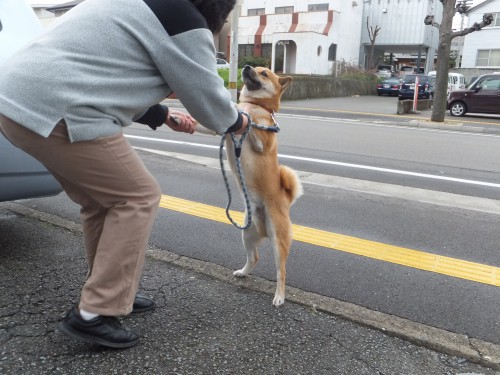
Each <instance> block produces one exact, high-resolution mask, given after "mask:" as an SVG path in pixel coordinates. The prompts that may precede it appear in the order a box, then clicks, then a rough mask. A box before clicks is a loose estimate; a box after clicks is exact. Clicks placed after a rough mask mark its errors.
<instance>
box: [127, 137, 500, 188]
mask: <svg viewBox="0 0 500 375" xmlns="http://www.w3.org/2000/svg"><path fill="white" fill-rule="evenodd" d="M125 136H126V137H127V138H131V139H139V140H144V141H150V142H161V143H173V144H179V145H185V146H193V147H202V148H211V149H219V146H214V145H208V144H203V143H194V142H184V141H174V140H170V139H160V138H150V137H142V136H136V135H125ZM278 156H279V157H280V158H283V159H292V160H299V161H305V162H310V163H318V164H328V165H336V166H340V167H346V168H355V169H364V170H369V171H375V172H383V173H391V174H397V175H404V176H411V177H419V178H426V179H433V180H441V181H449V182H457V183H462V184H470V185H478V186H487V187H494V188H500V184H497V183H493V182H487V181H478V180H469V179H465V178H455V177H447V176H440V175H433V174H428V173H418V172H411V171H404V170H400V169H391V168H380V167H373V166H370V165H363V164H354V163H344V162H340V161H333V160H324V159H316V158H307V157H302V156H293V155H286V154H278Z"/></svg>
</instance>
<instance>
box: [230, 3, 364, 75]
mask: <svg viewBox="0 0 500 375" xmlns="http://www.w3.org/2000/svg"><path fill="white" fill-rule="evenodd" d="M313 4H328V10H329V11H333V23H332V25H331V27H330V28H329V32H328V35H324V34H323V32H324V30H325V27H326V26H327V20H328V11H317V12H308V6H309V5H313ZM284 6H293V11H294V12H295V13H296V12H299V23H298V25H297V27H296V29H295V31H294V32H293V33H289V32H288V31H289V30H290V27H291V25H292V14H275V8H276V7H284ZM259 8H264V9H265V13H266V15H267V25H266V27H265V29H264V33H263V35H262V43H276V42H277V41H280V40H294V41H295V43H296V46H297V50H296V52H297V53H296V56H295V57H294V59H295V64H294V71H293V73H297V74H330V73H331V65H332V63H331V62H329V61H328V49H329V47H330V45H331V44H336V45H337V55H336V59H337V61H341V60H343V61H347V62H350V63H353V64H356V65H357V64H358V57H359V45H360V40H361V23H362V8H363V7H362V0H357V1H352V0H323V1H322V0H242V3H241V17H240V19H239V28H238V34H239V35H238V43H239V44H253V43H254V37H253V36H254V35H255V32H256V31H257V29H258V28H259V22H260V17H259V16H247V14H248V9H259Z"/></svg>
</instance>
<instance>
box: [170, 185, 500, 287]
mask: <svg viewBox="0 0 500 375" xmlns="http://www.w3.org/2000/svg"><path fill="white" fill-rule="evenodd" d="M160 207H162V208H166V209H169V210H173V211H177V212H182V213H185V214H188V215H192V216H197V217H201V218H204V219H209V220H213V221H218V222H221V223H225V224H230V222H229V220H228V219H227V217H226V212H225V209H223V208H220V207H214V206H210V205H207V204H203V203H199V202H194V201H189V200H185V199H181V198H176V197H172V196H168V195H163V196H162V198H161V201H160ZM231 216H232V217H233V219H234V220H236V221H237V222H239V223H241V224H243V220H244V216H243V213H241V212H236V211H231ZM293 233H294V235H293V239H294V240H295V241H301V242H305V243H308V244H312V245H316V246H322V247H325V248H328V249H332V250H337V251H344V252H347V253H350V254H356V255H361V256H364V257H368V258H372V259H377V260H382V261H384V262H390V263H395V264H400V265H403V266H406V267H412V268H417V269H420V270H424V271H430V272H435V273H439V274H443V275H447V276H453V277H458V278H461V279H465V280H470V281H475V282H478V283H482V284H489V285H494V286H500V268H498V267H494V266H489V265H486V264H481V263H474V262H469V261H465V260H460V259H455V258H450V257H445V256H441V255H436V254H430V253H425V252H422V251H418V250H412V249H406V248H404V247H398V246H393V245H388V244H384V243H381V242H374V241H369V240H364V239H361V238H356V237H352V236H346V235H343V234H338V233H332V232H327V231H323V230H319V229H314V228H310V227H304V226H300V225H294V226H293Z"/></svg>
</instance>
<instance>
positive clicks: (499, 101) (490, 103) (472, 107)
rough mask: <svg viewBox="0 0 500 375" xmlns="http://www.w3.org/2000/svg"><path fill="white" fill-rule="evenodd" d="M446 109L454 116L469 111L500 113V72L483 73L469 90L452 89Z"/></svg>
mask: <svg viewBox="0 0 500 375" xmlns="http://www.w3.org/2000/svg"><path fill="white" fill-rule="evenodd" d="M446 109H449V110H450V114H451V115H452V116H463V115H465V114H466V113H467V112H473V113H488V114H489V113H491V114H500V73H491V74H485V75H482V76H481V77H479V78H478V79H476V80H475V81H474V82H473V83H472V84H471V85H470V86H469V88H468V89H467V90H456V91H452V92H451V93H450V96H449V97H448V101H447V103H446Z"/></svg>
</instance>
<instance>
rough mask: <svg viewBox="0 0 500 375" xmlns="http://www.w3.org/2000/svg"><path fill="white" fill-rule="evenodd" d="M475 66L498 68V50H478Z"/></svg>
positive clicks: (499, 62)
mask: <svg viewBox="0 0 500 375" xmlns="http://www.w3.org/2000/svg"><path fill="white" fill-rule="evenodd" d="M476 66H500V49H480V50H478V51H477V58H476Z"/></svg>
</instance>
